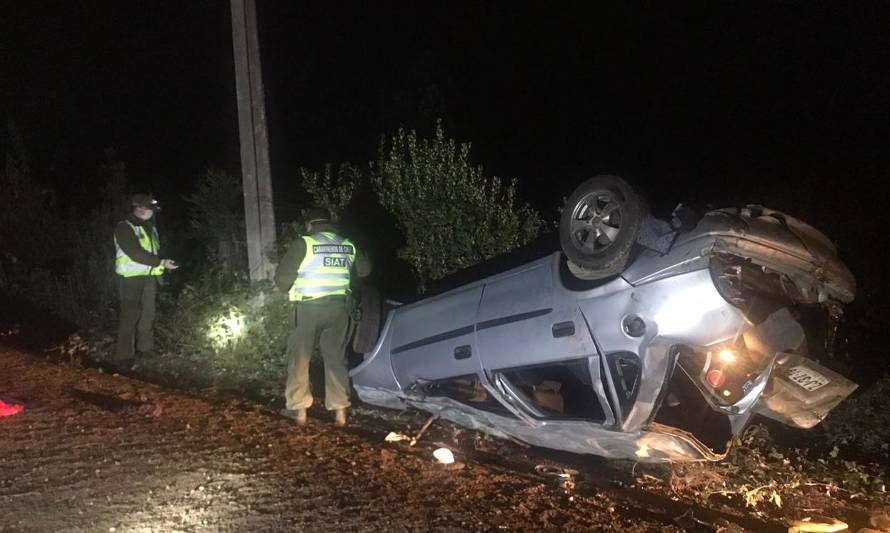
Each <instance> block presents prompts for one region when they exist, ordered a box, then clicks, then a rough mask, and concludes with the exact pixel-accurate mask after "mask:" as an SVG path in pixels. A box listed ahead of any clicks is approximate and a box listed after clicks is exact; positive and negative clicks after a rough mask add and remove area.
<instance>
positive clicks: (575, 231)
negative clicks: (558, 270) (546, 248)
mask: <svg viewBox="0 0 890 533" xmlns="http://www.w3.org/2000/svg"><path fill="white" fill-rule="evenodd" d="M646 212H647V209H646V206H645V203H644V202H643V200H642V198H641V197H640V196H638V195H637V193H636V192H635V191H634V190H633V188H632V187H631V186H630V184H629V183H627V182H626V181H624V180H623V179H622V178H619V177H618V176H612V175H600V176H595V177H593V178H590V179H589V180H587V181H585V182H584V183H582V184H581V185H579V186H578V187H577V188H575V190H574V192H572V194H571V196H569V198H568V200H567V201H566V205H565V207H564V208H563V211H562V216H561V217H560V221H559V242H560V245H561V247H562V251H563V253H564V254H565V255H566V257H567V258H568V261H569V270H570V271H571V272H572V274H574V275H575V276H577V277H579V278H581V279H601V278H607V277H610V276H614V275H617V274H620V273H621V271H622V270H624V267H625V265H626V264H627V261H628V259H629V257H630V253H631V249H632V247H633V245H634V243H636V241H637V237H639V234H640V228H641V226H642V224H643V220H644V219H645V217H646Z"/></svg>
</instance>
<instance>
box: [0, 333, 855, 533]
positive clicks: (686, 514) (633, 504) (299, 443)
mask: <svg viewBox="0 0 890 533" xmlns="http://www.w3.org/2000/svg"><path fill="white" fill-rule="evenodd" d="M70 333H71V330H70V329H68V328H66V327H65V326H64V325H56V326H53V325H51V324H44V325H43V326H40V327H38V326H36V325H34V324H26V325H25V326H22V327H21V328H20V327H19V326H18V325H16V326H15V327H13V328H8V327H6V326H4V327H2V328H0V399H7V400H9V399H14V400H17V401H21V402H24V404H25V410H24V411H23V412H21V413H19V414H16V415H13V416H9V417H5V418H0V532H6V531H137V532H141V531H164V532H167V531H195V532H198V531H354V532H365V531H368V532H371V531H558V530H568V531H572V530H574V531H665V532H670V531H699V532H726V533H734V532H740V531H757V532H767V533H769V532H777V533H778V532H785V531H787V528H788V526H787V521H788V520H791V519H800V518H802V517H804V516H810V515H829V516H836V517H839V518H842V519H845V520H846V521H847V522H848V523H849V524H850V526H851V531H857V530H858V529H859V527H863V526H866V525H868V521H869V507H868V506H869V504H868V500H867V499H865V500H863V499H861V498H860V499H858V500H853V499H849V498H847V499H845V500H840V499H837V498H835V497H833V496H831V495H825V494H822V493H821V492H820V490H819V489H818V488H817V487H816V488H813V490H810V491H807V492H806V493H805V495H803V494H804V493H802V497H801V498H799V500H800V501H793V502H792V501H789V502H786V503H785V504H784V505H783V506H782V508H781V509H773V511H772V512H769V513H764V512H762V511H759V510H758V511H754V510H752V509H750V508H747V507H745V505H744V503H743V502H741V501H740V500H739V499H738V498H725V497H720V496H716V497H711V498H707V497H704V498H703V497H701V495H698V497H694V496H693V497H690V492H689V491H688V490H687V491H684V490H682V486H680V485H682V484H684V483H690V482H695V480H694V479H691V477H695V476H701V475H710V471H709V470H708V469H704V470H702V469H690V470H688V471H687V470H684V468H683V467H682V466H677V467H671V466H655V467H653V466H651V465H650V466H647V465H642V464H635V463H633V462H631V461H615V460H605V459H601V458H598V457H594V456H583V455H575V454H570V453H562V452H554V451H553V450H545V449H539V448H533V447H528V446H525V445H522V444H519V443H515V442H510V441H505V440H500V439H495V438H491V437H488V436H486V435H483V434H479V433H476V432H473V431H469V430H466V429H463V428H460V427H458V426H455V425H452V424H450V423H447V422H443V421H441V420H436V421H434V422H433V423H432V424H430V425H429V429H428V430H427V431H425V432H424V433H423V435H422V436H421V437H420V438H419V439H418V441H417V443H416V445H415V446H411V445H410V444H409V442H408V441H399V442H386V440H385V437H386V436H387V435H388V434H389V433H391V432H394V433H400V434H403V435H406V436H409V437H413V436H416V435H418V432H420V430H421V428H422V427H423V426H424V425H425V424H426V423H427V422H428V421H429V418H428V416H427V415H426V414H425V413H419V412H414V411H407V412H396V411H390V410H385V409H377V408H372V407H369V406H366V405H362V404H360V403H357V404H356V405H355V406H354V408H353V409H352V410H351V411H350V419H349V423H348V425H347V427H345V428H337V427H335V426H334V425H333V423H332V420H331V417H330V415H329V414H328V413H326V412H325V411H324V410H323V409H322V408H321V407H314V408H313V409H311V410H310V413H309V414H310V421H309V424H308V425H307V426H305V427H297V426H296V425H294V423H293V422H292V421H290V420H288V419H285V418H282V417H280V416H279V415H278V414H277V412H278V409H279V407H281V405H279V400H278V399H277V396H278V394H273V395H272V396H270V393H269V388H270V387H272V385H271V384H265V385H263V386H260V387H255V386H245V385H244V384H241V385H237V383H233V384H230V385H232V386H230V387H226V386H221V385H226V384H225V383H220V382H219V381H218V380H214V379H213V378H208V377H207V372H206V371H202V369H200V368H194V364H195V363H194V362H193V361H188V360H184V359H181V358H177V357H176V356H174V355H172V354H165V355H163V356H160V357H158V358H156V359H155V360H151V361H147V362H146V364H144V365H141V366H140V367H137V368H136V369H135V370H133V371H130V372H127V375H120V374H118V373H115V369H114V368H112V367H109V366H106V365H104V363H102V359H103V357H104V355H105V354H104V352H105V351H106V350H105V349H102V348H100V349H99V351H98V352H96V351H92V352H91V353H89V354H88V355H89V356H87V354H86V352H84V351H83V350H86V349H87V344H88V343H84V342H82V339H79V337H76V339H78V340H77V342H72V338H75V337H68V335H69V334H70ZM66 337H67V338H68V342H67V343H62V344H61V345H60V342H61V340H62V339H65V338H66ZM90 345H91V346H95V345H97V343H90ZM98 345H100V346H101V345H102V342H99V343H98ZM66 346H67V347H66ZM90 350H95V348H90V349H89V350H87V351H90ZM282 379H283V378H282ZM439 447H447V448H449V449H450V450H452V451H453V452H454V455H455V458H456V461H457V462H456V463H455V464H453V465H449V466H446V465H442V464H440V463H438V462H437V461H436V460H435V459H434V458H433V451H434V450H436V449H437V448H439ZM560 474H562V475H560ZM690 476H691V477H690ZM678 484H679V485H678ZM857 502H858V503H857Z"/></svg>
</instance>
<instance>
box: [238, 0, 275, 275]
mask: <svg viewBox="0 0 890 533" xmlns="http://www.w3.org/2000/svg"><path fill="white" fill-rule="evenodd" d="M231 5H232V42H233V44H234V52H235V88H236V93H237V97H238V131H239V132H240V134H241V175H242V179H243V181H244V218H245V226H246V227H247V262H248V265H249V268H250V280H251V281H259V280H263V279H269V278H271V277H272V275H273V274H274V271H275V264H274V263H273V262H272V261H271V260H270V259H269V257H268V254H270V253H272V252H273V250H274V249H275V210H274V207H273V204H272V176H271V170H270V166H269V136H268V133H267V131H266V104H265V102H264V97H263V75H262V68H261V66H260V46H259V40H258V39H257V27H256V4H255V3H254V0H231Z"/></svg>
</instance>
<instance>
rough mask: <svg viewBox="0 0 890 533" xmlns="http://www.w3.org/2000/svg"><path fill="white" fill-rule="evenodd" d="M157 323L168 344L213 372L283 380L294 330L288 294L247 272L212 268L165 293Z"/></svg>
mask: <svg viewBox="0 0 890 533" xmlns="http://www.w3.org/2000/svg"><path fill="white" fill-rule="evenodd" d="M161 305H162V309H163V311H164V312H163V313H162V314H161V316H160V319H159V322H158V325H157V334H158V340H159V341H160V343H161V344H162V345H163V346H164V348H165V349H167V350H171V351H174V352H176V353H177V354H178V355H180V356H184V357H187V358H189V359H192V360H193V361H196V362H198V363H199V365H200V366H202V367H203V368H206V369H207V373H208V374H212V375H227V374H228V375H234V376H237V377H238V379H239V380H244V381H256V380H263V379H274V380H276V381H277V380H279V379H280V378H281V376H283V375H284V351H285V344H286V340H287V334H288V332H289V331H290V326H289V325H290V307H291V306H290V305H289V303H288V302H287V297H286V295H284V294H282V293H280V292H276V291H273V290H272V289H271V287H270V286H269V285H268V284H266V285H260V286H255V287H253V288H251V285H250V283H249V282H248V281H247V280H246V279H245V278H244V276H234V275H232V274H231V273H230V272H228V271H226V270H225V269H224V268H211V269H209V270H207V271H205V272H204V273H202V274H201V275H200V276H199V277H198V278H197V279H196V280H194V281H193V282H191V283H187V284H185V285H184V286H183V288H182V290H181V291H180V292H179V294H178V295H176V296H175V297H173V296H169V295H166V294H162V301H161Z"/></svg>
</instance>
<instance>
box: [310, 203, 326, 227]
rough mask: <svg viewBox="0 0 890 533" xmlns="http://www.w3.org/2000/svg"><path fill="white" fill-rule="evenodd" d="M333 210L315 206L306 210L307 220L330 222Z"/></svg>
mask: <svg viewBox="0 0 890 533" xmlns="http://www.w3.org/2000/svg"><path fill="white" fill-rule="evenodd" d="M330 221H331V212H330V211H328V210H327V209H326V208H324V207H313V208H312V209H310V210H309V211H307V212H306V222H308V223H309V224H314V223H315V222H330Z"/></svg>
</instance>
